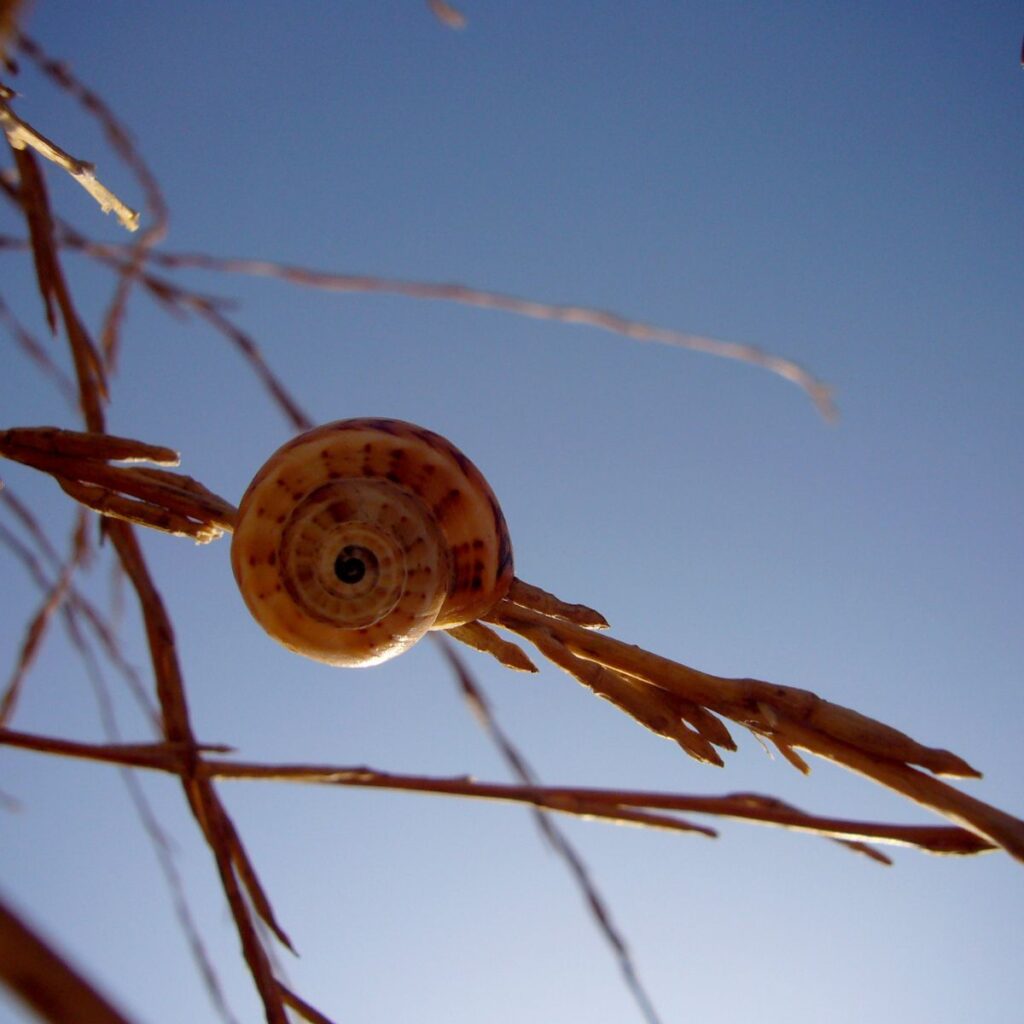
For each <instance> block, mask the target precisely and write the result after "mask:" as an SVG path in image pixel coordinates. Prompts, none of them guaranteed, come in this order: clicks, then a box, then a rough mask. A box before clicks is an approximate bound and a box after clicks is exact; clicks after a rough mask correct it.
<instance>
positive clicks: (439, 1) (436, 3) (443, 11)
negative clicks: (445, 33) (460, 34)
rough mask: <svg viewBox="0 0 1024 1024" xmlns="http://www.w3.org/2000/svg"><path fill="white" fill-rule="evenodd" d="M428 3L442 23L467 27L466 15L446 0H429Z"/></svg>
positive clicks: (454, 26)
mask: <svg viewBox="0 0 1024 1024" xmlns="http://www.w3.org/2000/svg"><path fill="white" fill-rule="evenodd" d="M427 4H428V5H429V7H430V9H431V10H432V11H433V12H434V16H435V17H436V18H437V20H438V21H439V22H441V24H442V25H447V26H448V28H455V29H459V28H465V27H466V16H465V15H464V14H463V13H462V12H461V11H459V10H457V9H456V8H455V7H453V6H452V5H451V4H450V3H447V2H446V0H427Z"/></svg>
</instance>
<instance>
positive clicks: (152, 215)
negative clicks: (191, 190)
mask: <svg viewBox="0 0 1024 1024" xmlns="http://www.w3.org/2000/svg"><path fill="white" fill-rule="evenodd" d="M18 46H19V48H20V50H21V52H22V53H24V54H25V55H26V56H27V57H29V58H30V59H31V60H33V61H34V62H35V63H36V65H37V66H38V67H39V68H40V69H41V70H42V71H43V73H44V74H46V75H48V76H49V77H50V79H51V80H52V81H53V82H54V83H56V85H57V86H58V88H60V89H63V90H64V91H66V92H69V93H70V94H71V95H72V96H74V97H75V99H77V100H78V102H79V103H80V104H81V105H82V107H83V108H84V109H85V110H86V111H87V113H89V114H90V115H91V116H93V117H95V118H96V120H97V121H98V122H99V124H100V126H101V127H102V128H103V133H104V135H105V136H106V138H107V141H108V142H109V143H110V145H111V148H112V149H113V150H114V152H115V153H116V154H117V156H118V157H119V158H120V159H121V161H122V162H123V163H124V164H125V165H126V166H127V167H128V168H129V169H130V170H131V171H132V173H133V174H134V175H135V179H136V180H137V181H138V182H139V184H140V185H141V186H142V190H143V192H144V193H145V196H146V209H147V210H148V212H149V221H150V223H149V226H148V227H147V228H146V229H145V231H142V232H141V233H140V234H139V236H138V238H137V240H136V242H135V245H134V246H133V251H132V253H131V257H130V259H129V260H128V264H127V266H126V267H125V268H124V269H123V270H122V272H121V274H120V276H119V279H118V283H117V288H116V290H115V293H114V297H113V299H112V300H111V302H110V305H109V307H108V309H107V313H106V315H105V316H104V318H103V328H102V330H101V331H100V344H101V346H102V349H103V354H104V357H105V360H106V364H107V367H108V368H112V367H113V366H114V365H115V363H116V357H117V349H118V339H119V336H120V327H121V322H122V320H123V318H124V311H125V308H126V306H127V302H128V295H129V293H130V291H131V288H132V285H133V284H134V283H135V282H136V281H137V279H138V277H139V275H140V274H141V272H142V268H143V266H144V264H145V259H146V253H147V252H148V251H149V250H150V249H151V248H152V247H153V246H154V245H156V244H157V243H158V242H159V241H160V240H161V239H163V237H164V235H165V234H166V233H167V220H168V211H167V204H166V202H165V201H164V197H163V192H162V191H161V189H160V185H159V184H158V182H157V180H156V177H155V175H154V174H153V173H152V171H151V170H150V169H149V167H148V165H147V164H146V162H145V161H144V160H143V159H142V157H141V156H140V155H139V153H138V151H137V150H136V148H135V146H134V145H133V144H132V141H131V137H130V135H129V133H128V131H127V129H126V128H125V127H124V126H123V125H122V124H121V123H120V121H119V120H118V119H117V118H116V117H115V116H114V114H113V112H112V111H111V109H110V108H109V107H108V106H107V104H106V103H105V102H104V101H103V99H102V98H101V97H99V96H98V95H97V94H96V93H94V92H93V91H92V90H91V89H89V88H87V87H86V86H85V85H83V84H82V83H81V82H80V81H79V80H78V79H77V78H75V77H74V76H73V75H72V74H71V72H70V71H69V70H68V68H67V66H66V65H65V64H63V63H62V62H60V61H55V60H51V59H50V58H49V57H48V56H47V55H46V54H45V53H44V52H43V50H42V48H41V47H40V46H39V44H38V43H36V42H35V41H34V40H33V39H30V38H29V37H28V36H26V35H25V34H24V32H22V33H19V36H18Z"/></svg>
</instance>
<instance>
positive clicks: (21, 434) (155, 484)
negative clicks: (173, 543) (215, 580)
mask: <svg viewBox="0 0 1024 1024" xmlns="http://www.w3.org/2000/svg"><path fill="white" fill-rule="evenodd" d="M0 455H3V456H6V457H7V458H9V459H14V460H16V461H18V462H22V463H25V464H26V465H29V466H32V467H34V468H35V469H39V470H42V471H43V472H46V473H50V474H51V475H52V476H53V477H54V478H55V479H56V480H57V482H58V483H59V484H60V485H61V487H62V488H64V490H65V491H66V492H67V493H68V494H69V495H70V496H71V497H73V498H75V499H76V500H77V501H79V502H81V503H82V504H83V505H86V506H88V507H89V508H91V509H93V510H95V511H97V512H100V513H101V514H103V515H106V516H111V517H113V518H117V519H124V520H127V521H130V522H137V523H141V524H142V525H145V526H149V527H151V528H153V529H158V530H163V531H165V532H168V533H174V534H180V535H184V536H190V537H192V538H193V539H195V540H196V541H198V542H199V543H205V542H207V541H210V540H213V539H215V538H216V537H218V536H220V534H221V533H222V532H223V531H224V530H225V529H228V530H230V529H232V528H233V526H234V522H235V518H236V515H237V512H236V510H235V507H234V506H233V505H229V504H228V503H227V502H225V501H224V500H223V499H221V498H219V497H217V495H215V494H213V493H212V492H211V491H209V490H207V489H206V488H205V487H203V485H202V484H200V483H198V482H197V481H196V480H193V479H192V478H191V477H188V476H185V475H183V474H180V473H170V472H168V471H166V470H160V469H153V468H147V467H132V468H121V467H117V466H110V465H108V464H107V463H106V462H105V461H103V460H105V459H117V460H120V461H132V462H134V461H139V460H146V459H149V460H152V461H156V462H159V463H162V464H164V465H176V464H177V462H178V456H177V453H176V452H174V451H173V450H171V449H169V448H163V447H159V446H156V445H147V444H144V443H143V442H141V441H134V440H131V439H129V438H119V437H113V436H111V435H107V434H99V433H77V432H74V431H68V430H58V429H57V428H54V427H35V428H15V429H11V430H5V431H0ZM124 495H130V496H131V497H132V498H136V499H139V500H138V501H132V500H129V499H126V498H125V497H124Z"/></svg>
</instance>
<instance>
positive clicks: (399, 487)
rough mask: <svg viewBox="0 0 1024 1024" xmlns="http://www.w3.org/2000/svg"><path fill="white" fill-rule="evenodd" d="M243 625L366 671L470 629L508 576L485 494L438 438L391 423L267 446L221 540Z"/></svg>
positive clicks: (504, 536) (504, 537)
mask: <svg viewBox="0 0 1024 1024" xmlns="http://www.w3.org/2000/svg"><path fill="white" fill-rule="evenodd" d="M231 564H232V568H233V569H234V574H235V579H236V580H237V582H238V586H239V589H240V590H241V592H242V595H243V597H244V599H245V602H246V604H247V605H248V608H249V611H250V612H251V613H252V615H253V617H254V618H255V619H256V621H257V622H258V623H259V624H260V625H261V626H262V627H263V628H264V629H265V630H266V631H267V633H269V634H270V635H271V636H272V637H273V638H274V639H276V640H277V641H279V642H280V643H282V644H283V645H284V646H285V647H287V648H289V649H291V650H293V651H296V652H298V653H300V654H304V655H306V656H307V657H310V658H314V659H316V660H318V661H323V662H327V663H329V664H332V665H340V666H347V667H358V666H364V665H376V664H378V663H380V662H382V661H386V660H387V659H389V658H393V657H395V656H396V655H398V654H401V653H402V652H403V651H405V650H407V649H408V648H409V647H411V646H412V645H413V644H414V643H416V641H417V640H419V639H420V638H421V637H422V636H423V635H424V634H426V633H427V631H428V630H431V629H452V628H457V627H459V626H463V625H465V624H466V623H471V622H473V621H474V620H476V619H478V618H480V617H481V616H482V615H483V614H484V613H485V612H487V611H488V610H490V609H491V608H493V607H494V606H495V605H496V604H497V603H498V602H499V601H500V600H501V599H502V598H503V597H504V596H505V595H506V593H507V592H508V590H509V587H510V585H511V583H512V579H513V568H512V545H511V542H510V540H509V533H508V527H507V526H506V524H505V518H504V516H503V515H502V512H501V508H500V506H499V505H498V501H497V498H495V496H494V492H493V491H492V490H491V488H490V486H489V485H488V483H487V481H486V480H485V479H484V477H483V475H482V474H481V473H480V471H479V470H478V469H477V468H476V466H475V465H473V463H472V462H471V461H470V460H469V459H468V458H467V457H466V456H465V455H464V454H463V453H462V452H461V451H459V449H458V448H456V447H455V446H454V445H453V444H451V443H450V442H449V441H446V440H445V439H444V438H443V437H441V436H440V435H438V434H435V433H434V432H433V431H430V430H426V429H424V428H423V427H418V426H415V425H413V424H411V423H406V422H404V421H402V420H389V419H351V420H338V421H336V422H334V423H327V424H325V425H323V426H320V427H317V428H315V429H314V430H310V431H308V432H306V433H304V434H300V435H299V436H298V437H296V438H293V439H292V440H291V441H289V442H287V443H286V444H284V445H283V446H282V447H281V448H279V449H278V450H277V451H276V452H275V453H274V454H273V455H272V456H271V457H270V458H269V459H268V460H267V462H266V463H265V464H264V465H263V467H262V468H261V469H260V470H259V472H258V473H257V474H256V476H255V478H254V479H253V481H252V483H251V484H250V485H249V488H248V490H247V491H246V492H245V496H244V497H243V498H242V502H241V505H240V507H239V514H238V522H237V526H236V528H235V533H234V540H233V542H232V546H231Z"/></svg>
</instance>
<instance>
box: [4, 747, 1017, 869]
mask: <svg viewBox="0 0 1024 1024" xmlns="http://www.w3.org/2000/svg"><path fill="white" fill-rule="evenodd" d="M0 745H4V746H9V747H16V748H20V749H23V750H33V751H37V752H39V753H43V754H49V755H60V756H64V757H74V758H79V759H83V760H89V761H95V762H99V763H102V764H110V765H122V766H126V767H134V768H141V769H148V770H153V771H162V772H167V773H170V774H173V775H180V774H182V773H183V772H184V771H186V768H188V770H193V771H194V772H195V774H196V775H199V776H202V777H204V778H209V779H225V780H228V779H235V780H249V781H260V780H263V781H276V782H290V783H299V784H305V785H326V786H346V787H355V788H367V789H384V790H395V791H399V792H410V793H428V794H432V795H437V796H452V797H460V798H467V797H468V798H474V799H481V800H491V801H499V802H511V803H520V804H522V803H526V804H531V805H533V806H535V807H542V808H544V809H545V810H550V811H555V812H557V813H560V814H569V815H575V816H580V817H584V818H590V817H600V818H602V819H604V820H607V821H610V822H617V821H622V822H623V823H626V824H628V823H631V819H628V818H624V819H620V818H619V817H618V814H617V812H618V811H620V810H623V809H629V808H640V809H648V810H654V811H662V812H671V813H673V814H675V813H690V814H708V815H713V816H715V817H723V818H728V819H731V820H736V821H743V822H747V823H751V824H760V825H767V826H773V827H777V828H783V829H786V830H788V831H795V832H804V833H807V834H809V835H817V836H822V837H826V838H831V839H839V840H853V841H870V842H874V843H884V844H887V845H893V846H905V847H910V848H915V849H918V850H921V851H923V852H927V853H934V854H946V855H960V856H966V855H973V854H978V853H987V852H990V851H992V850H995V849H997V847H996V845H995V844H994V843H992V842H990V841H988V840H986V839H984V838H982V837H981V836H979V835H978V834H977V833H975V832H973V831H968V830H967V829H964V828H958V827H956V826H952V825H898V824H891V823H879V822H863V821H851V820H849V819H844V818H835V817H826V816H823V815H815V814H808V813H805V812H803V811H800V810H797V809H796V808H794V807H791V806H789V805H788V804H785V803H783V802H782V801H780V800H777V799H775V798H774V797H769V796H764V795H761V794H756V793H728V794H725V795H720V796H692V795H687V794H680V793H660V792H655V791H650V790H609V789H590V788H586V787H576V786H573V787H568V786H539V785H529V786H517V785H509V784H507V783H490V782H481V781H478V780H475V779H471V778H468V777H465V776H458V777H443V778H438V777H433V776H425V775H401V774H397V773H393V772H380V771H375V770H374V769H372V768H367V767H347V766H339V765H314V764H261V763H255V762H240V761H225V760H220V759H215V758H209V757H205V756H198V757H197V756H195V755H201V754H204V753H205V752H207V751H217V750H220V749H221V747H219V746H218V745H211V744H207V745H202V746H191V745H184V744H175V743H168V742H164V743H158V744H153V743H141V744H95V743H81V742H78V741H75V740H67V739H61V738H58V737H51V736H37V735H34V734H31V733H24V732H18V731H16V730H13V729H0ZM193 758H194V760H193ZM189 766H191V767H189ZM640 824H645V825H649V826H650V827H657V828H665V827H671V828H674V829H678V828H679V826H680V825H682V826H683V827H684V829H686V830H688V831H702V832H703V833H704V834H711V833H712V830H710V829H704V828H702V827H701V826H695V827H693V828H687V826H689V825H690V824H691V823H689V822H684V821H681V819H678V818H668V817H662V818H660V819H657V820H655V821H650V822H640Z"/></svg>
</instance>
